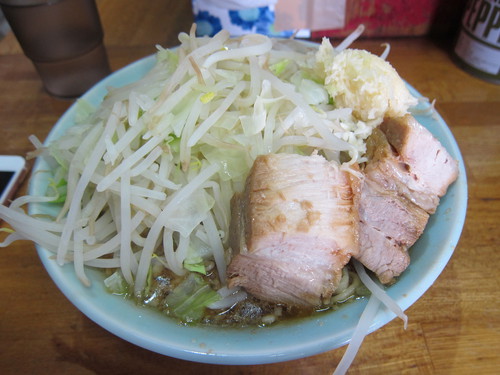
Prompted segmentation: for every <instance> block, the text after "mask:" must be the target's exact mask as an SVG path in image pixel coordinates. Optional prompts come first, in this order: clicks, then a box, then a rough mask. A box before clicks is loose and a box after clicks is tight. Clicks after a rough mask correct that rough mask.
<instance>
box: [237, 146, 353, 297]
mask: <svg viewBox="0 0 500 375" xmlns="http://www.w3.org/2000/svg"><path fill="white" fill-rule="evenodd" d="M358 184H359V181H358V180H357V179H355V178H353V177H352V175H351V174H350V173H348V172H344V171H341V170H340V168H339V167H338V165H336V164H333V163H331V162H328V161H327V160H326V159H324V158H323V157H322V156H319V155H312V156H300V155H290V154H270V155H264V156H260V157H258V158H257V159H256V160H255V163H254V165H253V168H252V170H251V173H250V175H249V176H248V178H247V182H246V187H245V191H244V192H243V193H242V194H240V195H237V196H235V197H234V198H233V201H232V214H233V218H232V221H231V228H230V230H231V238H230V245H231V247H232V248H233V251H235V252H236V253H237V254H236V255H235V256H234V258H233V259H232V261H231V263H230V265H229V267H228V276H229V285H230V286H242V287H244V288H245V289H246V290H247V291H249V292H250V293H252V294H253V295H254V296H256V297H258V298H261V299H263V300H267V301H272V302H280V303H286V304H291V305H299V306H319V305H321V304H322V302H324V301H326V300H328V299H329V298H330V296H331V295H332V293H333V292H334V290H335V289H336V287H337V285H338V283H339V281H340V277H341V271H342V268H343V267H344V265H345V264H346V263H347V262H348V261H349V260H350V258H351V256H352V255H354V254H357V253H358V251H359V241H358V231H357V226H358V215H357V210H356V209H355V207H354V203H353V190H356V189H358Z"/></svg>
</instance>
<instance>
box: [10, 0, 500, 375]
mask: <svg viewBox="0 0 500 375" xmlns="http://www.w3.org/2000/svg"><path fill="white" fill-rule="evenodd" d="M146 4H147V5H146ZM99 10H100V13H101V18H102V23H103V26H104V29H105V33H106V37H105V44H106V47H107V51H108V54H109V59H110V62H111V65H112V68H113V70H116V69H118V68H120V67H123V66H125V65H126V64H128V63H130V62H132V61H134V60H136V59H138V58H141V57H143V56H146V55H149V54H151V53H153V52H154V51H155V44H161V45H163V46H165V47H169V46H173V45H175V44H176V43H177V33H178V32H180V31H188V30H189V28H190V26H191V22H192V15H191V8H190V3H189V2H188V1H186V0H185V1H163V0H157V1H148V2H137V1H135V2H132V1H120V0H104V1H100V2H99ZM384 41H388V42H390V44H391V46H392V51H391V54H390V57H389V60H390V61H391V62H392V64H393V65H394V66H395V67H396V69H397V70H398V71H399V72H400V74H401V76H402V77H404V78H405V79H406V80H407V81H409V82H410V83H411V84H412V85H413V86H414V87H415V88H416V89H417V90H418V91H419V92H421V93H422V94H423V95H425V96H427V97H429V98H431V99H436V103H437V104H436V107H437V109H438V111H439V112H440V114H441V115H442V116H443V117H444V119H445V120H446V122H447V123H448V124H449V126H450V128H451V130H452V132H453V134H454V136H455V137H456V139H457V141H458V144H459V146H460V148H461V151H462V153H463V157H464V159H465V163H466V167H467V173H468V183H469V206H468V213H467V221H466V225H465V228H464V231H463V234H462V237H461V240H460V242H459V245H458V247H457V248H456V250H455V253H454V255H453V257H452V259H451V261H450V263H449V264H448V266H447V267H446V268H445V270H444V272H443V273H442V275H441V276H440V277H439V278H438V280H437V281H436V282H435V284H434V285H433V286H432V287H431V288H430V290H429V291H428V292H427V293H426V294H425V295H424V296H423V297H422V298H421V299H420V300H418V301H417V302H416V303H415V304H414V305H413V306H412V307H410V308H409V309H408V310H407V314H408V316H409V319H410V323H409V326H408V329H407V330H406V331H404V330H403V329H402V324H401V322H400V321H393V322H391V323H389V324H388V325H386V326H385V327H383V328H382V329H380V330H378V331H377V332H375V333H373V334H371V335H369V336H368V337H367V338H366V340H365V341H364V343H363V345H362V347H361V350H360V352H359V354H358V356H357V358H356V360H355V362H354V364H353V365H352V367H351V370H350V373H351V374H400V373H404V374H433V373H436V374H493V373H498V371H499V370H498V369H500V285H499V277H498V276H497V275H498V269H499V268H500V246H499V240H500V230H499V228H500V226H499V220H500V86H495V85H493V84H490V83H486V82H483V81H480V80H478V79H475V78H473V77H471V76H469V75H468V74H467V73H465V72H464V71H462V70H460V69H458V68H457V67H456V66H455V65H454V64H453V63H452V61H451V60H450V57H449V52H448V50H449V49H450V46H451V44H452V42H451V41H448V40H444V41H441V42H436V41H434V40H432V39H430V38H405V39H393V40H384ZM381 42H382V41H380V40H362V41H359V42H357V43H356V46H357V47H362V48H366V49H368V50H371V51H373V52H376V53H380V52H381V50H382V47H381V46H380V43H381ZM0 88H1V90H0V130H1V141H0V142H1V143H0V153H2V154H19V155H24V154H26V152H27V151H29V150H30V149H31V146H30V144H29V142H28V139H27V137H28V136H29V135H30V134H35V135H37V136H38V137H39V138H40V139H44V138H45V136H46V135H47V133H48V131H49V130H50V129H51V127H52V126H53V125H54V123H55V122H56V120H57V119H58V118H59V116H60V115H61V114H62V113H63V112H64V111H65V110H66V108H67V107H68V106H69V105H70V104H71V102H69V101H63V100H58V99H55V98H52V97H50V96H49V95H47V94H46V93H45V92H44V91H43V89H42V87H41V84H40V81H39V79H38V76H37V74H36V72H35V70H34V69H33V67H32V65H31V63H30V61H29V60H28V59H27V58H26V57H25V56H24V55H23V54H22V51H21V49H20V48H19V45H18V44H17V42H16V40H15V38H14V37H13V35H12V34H9V35H7V37H5V38H4V39H3V40H1V41H0ZM25 189H26V184H25V185H24V186H23V187H22V189H21V191H20V192H19V193H20V194H21V193H22V192H24V191H25ZM0 301H1V302H0V373H2V374H106V375H111V374H125V373H130V374H134V373H143V374H148V375H152V374H156V373H158V374H205V375H209V374H217V375H223V374H267V375H271V374H280V375H282V374H314V375H321V374H330V373H332V371H333V369H334V368H335V367H336V365H337V363H338V362H339V360H340V358H341V357H342V354H343V353H344V351H345V347H344V348H340V349H338V350H333V351H330V352H327V353H324V354H320V355H316V356H313V357H310V358H304V359H299V360H294V361H290V362H285V363H277V364H269V365H256V366H244V367H238V366H216V365H205V364H198V363H190V362H186V361H183V360H178V359H174V358H169V357H165V356H162V355H159V354H156V353H152V352H149V351H147V350H145V349H142V348H139V347H137V346H135V345H133V344H130V343H128V342H126V341H123V340H121V339H119V338H118V337H116V336H114V335H112V334H110V333H108V332H107V331H106V330H104V329H103V328H101V327H99V326H98V325H96V324H94V323H93V322H92V321H90V320H89V319H88V318H87V317H85V316H84V315H83V314H82V313H80V312H79V311H78V310H77V309H76V308H75V307H74V306H73V305H72V304H71V303H70V302H68V301H67V300H66V298H65V297H64V296H63V295H62V294H61V293H60V292H59V290H58V289H57V287H56V286H55V285H54V284H53V282H52V281H51V279H50V278H49V276H48V275H47V273H46V271H45V270H44V268H43V267H42V265H41V263H40V261H39V259H38V257H37V254H36V252H35V247H34V246H33V244H31V243H29V242H18V243H15V244H13V245H12V246H10V247H9V248H7V249H1V256H0Z"/></svg>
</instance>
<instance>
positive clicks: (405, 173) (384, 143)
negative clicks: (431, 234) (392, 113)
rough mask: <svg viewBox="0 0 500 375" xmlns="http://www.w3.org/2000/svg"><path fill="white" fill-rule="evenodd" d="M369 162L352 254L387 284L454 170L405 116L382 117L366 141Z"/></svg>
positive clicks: (434, 142) (430, 138)
mask: <svg viewBox="0 0 500 375" xmlns="http://www.w3.org/2000/svg"><path fill="white" fill-rule="evenodd" d="M367 155H368V158H369V162H368V163H367V166H366V168H365V169H364V171H363V172H364V174H365V179H364V182H363V183H362V186H361V189H360V190H361V194H360V196H359V197H358V199H357V204H358V211H359V217H360V226H359V233H360V249H361V250H360V253H359V254H358V255H357V259H358V260H359V261H361V263H363V264H364V265H365V266H366V267H367V268H368V269H370V270H372V271H374V272H375V273H376V274H377V276H378V278H379V279H380V281H381V282H382V283H390V282H391V281H392V280H393V279H394V277H397V276H399V275H400V274H401V273H402V272H403V271H404V270H405V269H406V268H407V267H408V265H409V263H410V257H409V254H408V249H409V248H410V247H411V246H412V245H413V244H414V243H415V242H416V240H417V239H418V238H419V237H420V235H421V234H422V232H423V231H424V229H425V226H426V224H427V221H428V218H429V214H432V213H434V212H435V210H436V207H437V206H438V204H439V198H440V197H441V196H443V195H444V194H445V193H446V190H447V189H448V186H449V185H450V184H451V183H452V182H453V181H455V179H456V178H457V175H458V167H457V162H456V161H455V160H453V159H452V158H451V156H450V155H449V153H448V152H447V150H446V149H445V148H444V147H443V146H442V145H441V144H440V143H439V141H438V140H437V139H436V138H434V137H433V136H432V134H431V133H430V132H429V131H428V130H427V129H425V128H424V127H423V126H422V125H420V124H419V123H418V122H417V121H416V120H415V118H413V117H412V116H411V115H407V116H404V117H401V118H396V119H386V120H385V121H384V122H383V123H382V124H381V125H380V128H379V129H375V130H374V131H373V133H372V135H371V136H370V138H369V139H368V141H367Z"/></svg>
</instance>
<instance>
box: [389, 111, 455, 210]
mask: <svg viewBox="0 0 500 375" xmlns="http://www.w3.org/2000/svg"><path fill="white" fill-rule="evenodd" d="M380 130H382V132H383V133H384V134H385V136H386V137H387V140H388V141H389V143H390V144H391V146H392V147H393V148H394V149H395V150H396V152H397V154H398V157H399V160H400V161H401V163H404V165H405V167H406V168H407V169H408V174H409V175H410V176H411V177H412V178H413V179H414V181H415V184H416V185H418V186H420V187H421V189H420V191H423V192H425V193H428V194H432V195H434V196H435V197H436V199H437V201H438V203H439V197H442V196H443V195H445V194H446V191H447V190H448V186H450V185H451V184H452V183H453V182H454V181H455V180H456V179H457V176H458V162H457V161H456V160H453V158H452V157H451V155H450V154H449V153H448V151H447V150H446V149H445V148H444V146H443V145H442V144H441V143H440V142H439V141H438V140H437V139H436V138H435V137H434V136H433V135H432V134H431V132H429V131H428V130H427V129H426V128H425V127H423V126H422V125H421V124H420V123H419V122H418V121H417V120H416V119H415V118H414V117H413V116H412V115H410V114H408V115H406V116H403V117H398V118H388V119H385V120H384V122H383V123H382V124H381V125H380ZM436 207H437V204H436ZM436 207H434V209H433V210H431V211H429V210H428V212H429V213H434V212H435V209H436Z"/></svg>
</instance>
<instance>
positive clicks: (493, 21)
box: [455, 0, 500, 75]
mask: <svg viewBox="0 0 500 375" xmlns="http://www.w3.org/2000/svg"><path fill="white" fill-rule="evenodd" d="M455 53H456V54H457V55H458V56H459V57H460V58H461V59H463V60H464V61H465V62H467V63H468V64H470V65H471V66H473V67H474V68H476V69H479V70H481V71H483V72H485V73H489V74H492V75H498V74H500V0H470V1H469V2H468V3H467V7H466V9H465V13H464V16H463V18H462V28H461V31H460V34H459V37H458V40H457V44H456V46H455Z"/></svg>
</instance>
